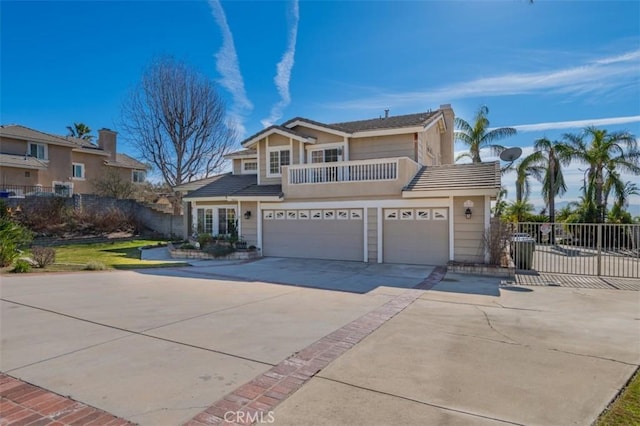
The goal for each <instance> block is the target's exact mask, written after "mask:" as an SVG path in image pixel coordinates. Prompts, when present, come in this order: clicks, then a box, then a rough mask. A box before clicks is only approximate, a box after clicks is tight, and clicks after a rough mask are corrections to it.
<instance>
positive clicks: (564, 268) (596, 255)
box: [511, 222, 640, 278]
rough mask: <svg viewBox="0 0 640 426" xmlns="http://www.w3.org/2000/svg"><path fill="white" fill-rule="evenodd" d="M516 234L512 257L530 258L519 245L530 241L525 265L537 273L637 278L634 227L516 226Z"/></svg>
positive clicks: (639, 252) (639, 263) (638, 243)
mask: <svg viewBox="0 0 640 426" xmlns="http://www.w3.org/2000/svg"><path fill="white" fill-rule="evenodd" d="M517 232H518V234H516V238H514V240H515V241H512V242H511V247H512V250H511V254H512V256H514V257H516V256H530V254H528V253H527V252H526V250H525V247H526V245H525V244H521V243H520V241H523V240H526V238H527V236H528V237H531V239H533V241H535V249H534V250H533V257H532V259H531V260H532V263H529V264H528V265H531V266H530V267H531V269H534V270H536V271H538V272H549V273H559V274H576V275H595V276H609V277H625V278H640V225H638V224H632V225H618V224H609V223H604V224H595V223H555V224H549V223H530V222H526V223H518V224H517ZM525 234H526V235H525ZM529 247H530V246H529ZM521 264H522V263H521ZM525 264H526V263H525ZM528 265H527V267H529V266H528ZM516 267H517V265H516Z"/></svg>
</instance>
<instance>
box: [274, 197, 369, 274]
mask: <svg viewBox="0 0 640 426" xmlns="http://www.w3.org/2000/svg"><path fill="white" fill-rule="evenodd" d="M262 219H263V220H262V226H263V230H262V232H263V243H262V245H263V247H262V249H263V255H264V256H276V257H301V258H312V259H331V260H354V261H360V262H361V261H362V260H363V257H364V219H363V209H323V210H263V211H262Z"/></svg>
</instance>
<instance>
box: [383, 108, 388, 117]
mask: <svg viewBox="0 0 640 426" xmlns="http://www.w3.org/2000/svg"><path fill="white" fill-rule="evenodd" d="M384 118H389V108H387V109H385V110H384Z"/></svg>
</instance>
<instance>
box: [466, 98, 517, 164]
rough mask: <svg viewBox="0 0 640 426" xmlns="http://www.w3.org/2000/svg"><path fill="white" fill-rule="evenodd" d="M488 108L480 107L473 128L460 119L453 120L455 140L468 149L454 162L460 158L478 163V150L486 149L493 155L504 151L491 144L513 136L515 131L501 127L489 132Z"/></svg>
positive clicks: (479, 160)
mask: <svg viewBox="0 0 640 426" xmlns="http://www.w3.org/2000/svg"><path fill="white" fill-rule="evenodd" d="M488 114H489V108H487V107H486V106H485V105H482V106H481V107H480V109H479V110H478V112H477V113H476V116H475V118H474V122H473V126H472V125H471V124H469V123H468V122H467V121H465V120H463V119H462V118H460V117H456V119H455V126H456V129H457V130H456V131H455V138H456V140H458V141H460V142H462V143H464V144H465V145H466V146H467V147H469V152H465V153H463V154H460V155H458V156H457V157H456V161H458V160H459V159H461V158H471V161H473V162H474V163H480V162H481V161H482V160H481V159H480V150H481V149H483V148H488V149H490V150H491V152H492V153H493V154H494V155H499V154H500V153H501V152H502V151H504V150H505V147H504V146H502V145H497V144H494V143H493V142H495V141H497V140H500V139H504V138H507V137H509V136H513V135H515V134H516V129H514V128H512V127H501V128H499V129H493V130H490V131H488V130H489V119H488V118H487V115H488Z"/></svg>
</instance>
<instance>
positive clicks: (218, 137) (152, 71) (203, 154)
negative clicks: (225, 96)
mask: <svg viewBox="0 0 640 426" xmlns="http://www.w3.org/2000/svg"><path fill="white" fill-rule="evenodd" d="M225 111H226V108H225V104H224V102H223V100H222V98H221V97H220V96H219V95H218V92H217V90H216V87H215V85H214V83H213V82H212V81H211V80H209V79H208V78H207V77H206V76H205V75H203V74H201V73H199V72H198V71H197V70H195V69H193V68H191V67H189V66H188V65H187V64H185V63H184V62H180V61H177V60H175V59H174V58H172V57H160V58H158V59H155V60H154V61H152V63H151V65H150V66H149V68H148V69H147V70H146V71H145V73H144V74H143V76H142V80H141V81H140V84H139V85H138V87H137V88H136V89H134V90H133V92H132V93H131V95H130V96H129V98H128V99H127V100H126V101H125V103H124V106H123V111H122V112H123V129H124V131H125V133H126V134H127V137H128V138H129V139H130V140H131V141H132V142H133V144H134V145H135V146H136V147H137V148H138V152H139V156H140V157H141V158H142V159H144V160H145V161H147V162H148V163H150V164H152V165H153V166H155V167H157V168H158V170H159V171H160V172H161V173H162V177H163V179H164V181H165V182H166V183H167V184H168V185H170V186H176V185H180V184H182V183H186V182H191V181H192V180H196V179H200V178H204V177H208V176H211V175H214V174H216V173H218V172H220V170H221V169H222V167H223V165H224V155H225V154H227V153H228V152H229V150H230V148H231V146H232V143H233V141H234V139H235V133H234V131H233V130H232V129H230V128H229V127H228V126H227V124H226V120H225Z"/></svg>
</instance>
